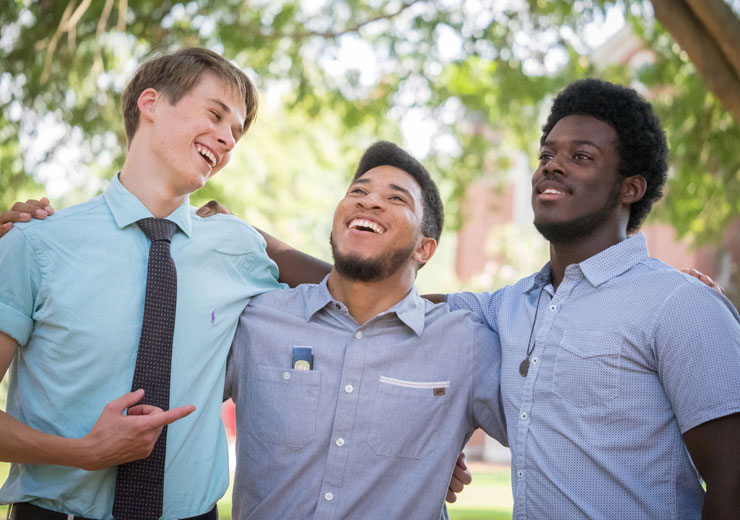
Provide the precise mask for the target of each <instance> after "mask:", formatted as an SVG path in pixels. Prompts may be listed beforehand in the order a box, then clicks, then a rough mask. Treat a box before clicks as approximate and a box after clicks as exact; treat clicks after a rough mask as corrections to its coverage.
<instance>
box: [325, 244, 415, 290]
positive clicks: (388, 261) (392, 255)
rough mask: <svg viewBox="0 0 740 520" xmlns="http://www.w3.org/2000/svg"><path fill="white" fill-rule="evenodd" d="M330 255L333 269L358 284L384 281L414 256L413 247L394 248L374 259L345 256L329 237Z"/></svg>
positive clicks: (353, 255)
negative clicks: (332, 258)
mask: <svg viewBox="0 0 740 520" xmlns="http://www.w3.org/2000/svg"><path fill="white" fill-rule="evenodd" d="M329 244H330V245H331V254H332V257H334V269H336V270H337V272H338V273H339V274H341V275H342V276H344V277H345V278H348V279H350V280H355V281H358V282H379V281H381V280H385V279H386V278H388V277H389V276H391V275H392V274H394V273H395V272H396V271H398V270H399V269H400V268H401V267H403V266H404V265H405V264H406V262H407V261H408V259H409V258H411V257H412V256H413V254H414V249H415V248H414V245H413V244H411V245H410V246H408V247H404V248H400V247H399V248H396V249H394V250H392V251H390V252H389V253H388V254H383V255H380V256H377V257H375V258H364V257H361V256H360V255H357V254H349V255H345V254H342V253H341V252H340V251H339V248H337V245H336V244H335V243H334V239H333V237H332V236H331V234H330V235H329Z"/></svg>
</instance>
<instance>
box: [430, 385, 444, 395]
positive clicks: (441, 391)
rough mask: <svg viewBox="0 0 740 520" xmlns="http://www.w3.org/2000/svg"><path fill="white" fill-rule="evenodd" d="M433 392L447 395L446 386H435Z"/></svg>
mask: <svg viewBox="0 0 740 520" xmlns="http://www.w3.org/2000/svg"><path fill="white" fill-rule="evenodd" d="M432 393H433V394H434V395H445V388H444V387H440V388H434V389H432Z"/></svg>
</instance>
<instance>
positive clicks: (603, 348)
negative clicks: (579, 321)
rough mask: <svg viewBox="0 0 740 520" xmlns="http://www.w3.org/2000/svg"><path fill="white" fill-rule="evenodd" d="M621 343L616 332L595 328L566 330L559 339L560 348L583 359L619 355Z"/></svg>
mask: <svg viewBox="0 0 740 520" xmlns="http://www.w3.org/2000/svg"><path fill="white" fill-rule="evenodd" d="M621 345H622V339H621V336H619V335H618V334H613V333H609V332H600V331H595V330H566V331H565V332H564V333H563V339H562V340H560V346H561V347H562V348H564V349H565V350H567V351H568V352H570V353H571V354H575V355H576V356H578V357H580V358H583V359H588V358H592V357H598V356H616V355H619V351H620V348H621Z"/></svg>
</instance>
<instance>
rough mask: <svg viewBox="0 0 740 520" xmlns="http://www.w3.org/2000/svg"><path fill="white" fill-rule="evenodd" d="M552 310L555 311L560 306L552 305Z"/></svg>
mask: <svg viewBox="0 0 740 520" xmlns="http://www.w3.org/2000/svg"><path fill="white" fill-rule="evenodd" d="M550 310H551V311H553V312H555V311H556V310H558V306H557V305H550Z"/></svg>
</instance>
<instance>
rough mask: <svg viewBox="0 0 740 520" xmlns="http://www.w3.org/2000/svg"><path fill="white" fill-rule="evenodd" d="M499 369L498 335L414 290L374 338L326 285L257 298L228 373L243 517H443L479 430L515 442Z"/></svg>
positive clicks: (375, 328)
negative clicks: (303, 359) (298, 357)
mask: <svg viewBox="0 0 740 520" xmlns="http://www.w3.org/2000/svg"><path fill="white" fill-rule="evenodd" d="M294 347H311V348H312V352H313V367H312V369H311V370H294V369H292V368H291V367H292V364H291V360H292V353H293V349H294ZM499 370H500V349H499V346H498V337H497V335H496V334H494V333H493V332H491V331H490V330H489V329H488V328H487V327H486V326H485V325H484V324H483V323H482V322H481V321H480V320H479V319H478V318H477V317H475V316H474V315H473V314H472V313H469V312H464V311H458V312H450V311H449V308H448V306H447V305H446V304H438V305H434V304H431V303H430V302H428V301H426V300H423V299H422V298H420V297H419V296H418V294H417V292H416V290H415V289H414V290H412V291H411V292H410V293H409V294H408V295H407V296H406V297H405V298H403V299H402V300H401V301H400V302H399V303H398V304H396V305H394V306H393V307H391V308H390V309H388V310H387V311H386V312H383V313H380V314H379V315H377V316H375V317H374V318H372V319H371V320H369V321H367V322H366V323H364V324H363V325H358V324H357V322H356V321H355V320H354V319H353V318H352V316H351V315H350V314H349V312H348V311H347V308H346V307H345V306H344V304H342V303H341V302H339V301H336V300H334V299H333V298H332V297H331V295H330V293H329V291H328V290H327V287H326V279H325V280H324V282H322V283H321V284H319V285H302V286H299V287H298V288H296V289H290V290H286V291H274V292H273V293H269V294H264V295H261V296H259V297H257V298H255V299H253V300H252V301H251V302H250V304H249V305H248V306H247V308H246V309H245V310H244V313H243V314H242V316H241V319H240V322H239V327H238V330H237V334H236V336H235V338H234V343H233V345H232V353H231V357H230V360H229V364H228V368H227V384H226V393H227V395H230V396H231V397H233V398H234V401H235V402H236V421H237V432H238V434H237V445H236V455H237V463H236V475H235V482H234V495H233V501H234V502H233V504H234V517H235V518H261V519H268V518H269V519H271V518H274V519H282V518H304V519H307V518H314V519H322V520H329V519H335V520H339V519H342V520H349V519H362V520H366V519H370V518H382V519H408V518H420V519H433V518H440V515H441V512H442V509H443V503H444V497H445V493H446V491H447V486H448V483H449V481H450V476H451V474H452V470H453V468H454V466H455V460H456V458H457V455H458V453H459V452H460V449H461V448H462V446H463V444H464V443H465V441H466V440H467V438H468V437H469V436H470V434H471V433H472V432H473V430H475V429H476V428H477V427H478V426H480V427H482V428H483V429H484V430H486V431H487V432H488V433H489V434H490V435H492V436H494V437H496V438H497V439H499V440H500V441H501V442H504V443H505V442H506V433H505V425H504V420H503V412H502V410H501V406H500V398H499Z"/></svg>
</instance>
